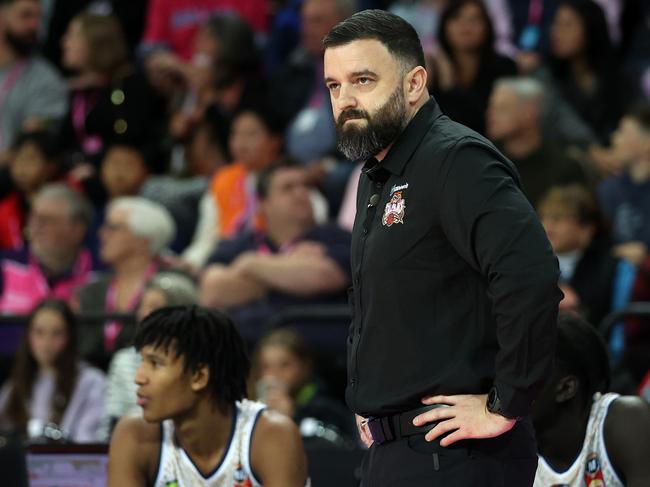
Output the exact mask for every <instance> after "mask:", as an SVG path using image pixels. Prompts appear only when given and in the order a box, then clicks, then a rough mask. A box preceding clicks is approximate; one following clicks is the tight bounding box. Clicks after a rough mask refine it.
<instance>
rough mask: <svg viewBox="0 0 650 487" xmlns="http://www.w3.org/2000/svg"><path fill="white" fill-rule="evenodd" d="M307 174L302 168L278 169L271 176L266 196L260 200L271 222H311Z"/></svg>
mask: <svg viewBox="0 0 650 487" xmlns="http://www.w3.org/2000/svg"><path fill="white" fill-rule="evenodd" d="M309 189H310V188H309V186H308V185H307V175H306V174H305V171H304V170H303V169H302V168H283V169H278V170H277V171H276V172H275V173H273V175H272V176H271V181H270V184H269V188H268V193H267V195H266V198H265V199H264V200H263V201H261V202H260V206H261V208H262V211H263V213H264V214H265V215H266V216H267V218H268V219H269V221H272V222H287V223H292V224H295V223H299V224H302V225H305V226H306V225H308V224H309V223H311V222H313V210H312V206H311V200H310V197H309Z"/></svg>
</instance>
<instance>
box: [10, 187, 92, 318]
mask: <svg viewBox="0 0 650 487" xmlns="http://www.w3.org/2000/svg"><path fill="white" fill-rule="evenodd" d="M91 221H92V208H91V206H90V204H89V203H88V201H87V200H86V199H85V198H84V197H83V196H82V195H81V194H79V193H77V192H76V191H74V190H72V189H71V188H69V187H67V186H65V185H62V184H49V185H46V186H44V187H43V188H42V189H41V191H39V193H38V195H37V196H36V197H35V198H34V200H33V202H32V208H31V211H30V214H29V217H28V220H27V228H26V230H27V232H26V233H27V237H28V240H29V246H26V247H24V248H23V249H21V250H20V251H17V252H11V253H7V254H5V255H4V256H3V258H2V263H1V266H2V275H1V279H0V287H1V289H2V292H0V312H2V313H29V312H30V311H31V310H32V308H33V307H34V306H35V305H36V304H37V303H38V302H39V301H41V300H42V299H44V298H46V297H56V298H59V299H63V300H66V301H67V300H70V299H71V298H72V297H73V294H74V292H75V290H76V289H77V288H79V287H81V286H83V285H85V284H87V283H88V281H89V280H90V279H91V278H92V269H93V261H92V258H91V255H90V252H89V251H88V250H87V249H86V248H84V246H83V241H84V237H85V235H86V231H87V229H88V228H89V226H90V223H91Z"/></svg>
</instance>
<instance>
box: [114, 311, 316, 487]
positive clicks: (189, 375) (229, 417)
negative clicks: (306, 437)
mask: <svg viewBox="0 0 650 487" xmlns="http://www.w3.org/2000/svg"><path fill="white" fill-rule="evenodd" d="M135 346H136V349H137V350H139V351H140V354H141V355H142V365H141V366H140V368H139V369H138V371H137V373H136V377H135V382H136V384H137V385H138V404H139V405H140V406H141V407H142V410H143V418H144V419H143V418H139V417H137V418H136V417H125V418H123V419H122V420H121V421H120V422H119V423H118V425H117V427H116V428H115V432H114V434H113V438H112V441H111V446H110V456H109V481H108V485H109V486H110V487H131V486H133V487H135V486H143V487H144V486H154V487H171V486H173V487H200V486H206V487H217V486H218V487H257V486H261V485H264V486H265V487H302V486H304V485H305V483H306V480H307V467H306V458H305V454H304V451H303V446H302V442H301V439H300V434H299V432H298V429H297V427H296V426H295V425H294V423H293V422H292V421H291V420H290V419H289V418H287V417H284V416H281V415H278V414H274V413H271V412H269V411H266V410H264V409H263V408H264V406H263V405H261V404H259V403H255V402H252V401H248V400H246V399H244V397H245V393H246V379H247V377H248V372H249V368H250V365H249V361H248V357H247V356H246V353H245V351H244V344H243V341H242V339H241V337H240V336H239V334H238V333H237V331H236V329H235V327H234V325H233V323H232V321H231V320H230V319H229V318H228V317H227V316H225V315H224V314H222V313H220V312H218V311H214V310H208V309H205V308H200V307H197V306H192V307H184V306H179V307H171V308H163V309H160V310H158V311H155V312H154V313H152V314H151V315H149V316H148V317H147V318H145V319H144V321H143V322H142V323H141V325H140V327H139V328H138V330H137V332H136V337H135Z"/></svg>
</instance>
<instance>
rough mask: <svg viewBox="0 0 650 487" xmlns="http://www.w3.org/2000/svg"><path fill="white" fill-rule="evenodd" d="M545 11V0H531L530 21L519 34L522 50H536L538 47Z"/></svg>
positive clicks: (529, 5)
mask: <svg viewBox="0 0 650 487" xmlns="http://www.w3.org/2000/svg"><path fill="white" fill-rule="evenodd" d="M543 13H544V0H530V3H529V4H528V23H527V24H526V26H525V27H524V29H523V30H522V31H521V35H520V36H519V47H520V48H521V49H522V50H524V51H534V50H535V49H536V48H537V47H538V45H539V40H540V37H541V31H540V24H541V23H542V14H543Z"/></svg>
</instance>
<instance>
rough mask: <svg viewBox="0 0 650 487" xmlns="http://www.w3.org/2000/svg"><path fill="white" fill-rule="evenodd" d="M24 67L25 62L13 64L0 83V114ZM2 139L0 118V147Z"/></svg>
mask: <svg viewBox="0 0 650 487" xmlns="http://www.w3.org/2000/svg"><path fill="white" fill-rule="evenodd" d="M26 67H27V62H25V61H19V62H17V63H14V65H13V66H12V67H11V69H10V70H9V73H7V77H6V78H5V79H4V81H3V82H2V85H0V113H3V112H4V111H5V110H4V109H5V103H6V101H7V98H8V97H9V93H10V92H11V90H12V88H13V87H14V86H15V85H16V83H17V82H18V80H19V79H20V77H21V76H22V74H23V72H24V71H25V68H26ZM3 138H4V134H3V130H2V117H0V146H2V145H3V142H4V140H3Z"/></svg>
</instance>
